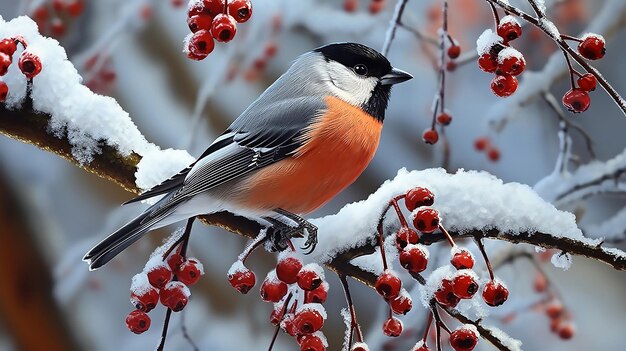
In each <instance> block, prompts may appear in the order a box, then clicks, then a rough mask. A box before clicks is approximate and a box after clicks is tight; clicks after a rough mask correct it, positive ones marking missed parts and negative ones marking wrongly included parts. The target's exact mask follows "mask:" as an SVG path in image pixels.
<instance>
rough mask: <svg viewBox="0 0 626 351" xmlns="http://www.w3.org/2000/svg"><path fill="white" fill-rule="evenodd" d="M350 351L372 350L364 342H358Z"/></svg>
mask: <svg viewBox="0 0 626 351" xmlns="http://www.w3.org/2000/svg"><path fill="white" fill-rule="evenodd" d="M350 351H370V348H369V346H367V344H366V343H364V342H357V343H356V344H354V345H352V348H351V349H350Z"/></svg>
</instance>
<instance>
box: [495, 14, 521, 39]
mask: <svg viewBox="0 0 626 351" xmlns="http://www.w3.org/2000/svg"><path fill="white" fill-rule="evenodd" d="M497 32H498V35H499V36H500V37H502V39H504V40H505V41H506V42H509V41H512V40H515V39H517V38H519V37H521V36H522V26H521V25H520V24H519V22H518V21H517V19H515V17H513V16H510V15H509V16H505V17H503V18H502V19H501V20H500V24H498V29H497Z"/></svg>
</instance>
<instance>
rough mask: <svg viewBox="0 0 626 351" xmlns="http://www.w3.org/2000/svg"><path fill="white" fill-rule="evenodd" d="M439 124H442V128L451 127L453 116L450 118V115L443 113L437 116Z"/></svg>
mask: <svg viewBox="0 0 626 351" xmlns="http://www.w3.org/2000/svg"><path fill="white" fill-rule="evenodd" d="M437 123H439V124H441V125H442V126H447V125H450V123H452V116H450V114H449V113H445V112H443V113H441V114H440V115H438V116H437Z"/></svg>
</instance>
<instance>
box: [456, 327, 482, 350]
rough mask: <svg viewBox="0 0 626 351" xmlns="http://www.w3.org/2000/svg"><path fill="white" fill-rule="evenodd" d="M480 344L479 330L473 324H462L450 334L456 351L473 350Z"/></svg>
mask: <svg viewBox="0 0 626 351" xmlns="http://www.w3.org/2000/svg"><path fill="white" fill-rule="evenodd" d="M476 344H478V332H477V331H476V327H474V326H473V325H469V324H466V325H462V326H460V327H458V328H456V329H455V330H454V331H452V333H451V334H450V346H452V348H453V349H454V350H455V351H472V350H473V349H474V348H475V347H476Z"/></svg>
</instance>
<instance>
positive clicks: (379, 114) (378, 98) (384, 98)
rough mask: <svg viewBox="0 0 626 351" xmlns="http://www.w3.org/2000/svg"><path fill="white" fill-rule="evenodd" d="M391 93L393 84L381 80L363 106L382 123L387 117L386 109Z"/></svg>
mask: <svg viewBox="0 0 626 351" xmlns="http://www.w3.org/2000/svg"><path fill="white" fill-rule="evenodd" d="M390 94H391V85H382V84H380V82H379V83H378V84H376V87H375V88H374V91H372V96H370V98H369V100H367V101H366V102H365V103H364V104H363V105H362V106H361V108H362V109H363V110H364V111H365V112H367V113H369V114H370V115H371V116H372V117H374V118H376V119H377V120H378V121H380V122H381V123H382V122H383V120H384V119H385V110H386V109H387V104H388V103H389V96H390Z"/></svg>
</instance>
